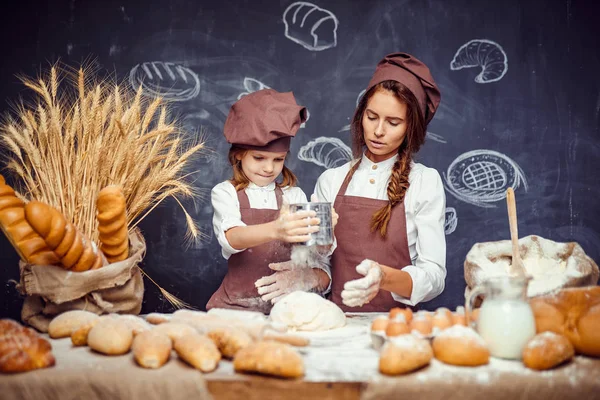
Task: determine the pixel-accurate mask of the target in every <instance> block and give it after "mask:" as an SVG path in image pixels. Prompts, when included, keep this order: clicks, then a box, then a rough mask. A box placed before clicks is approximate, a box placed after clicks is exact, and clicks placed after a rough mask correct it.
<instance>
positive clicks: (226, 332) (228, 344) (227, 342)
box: [208, 328, 252, 358]
mask: <svg viewBox="0 0 600 400" xmlns="http://www.w3.org/2000/svg"><path fill="white" fill-rule="evenodd" d="M208 337H209V338H210V339H211V340H212V341H213V342H215V345H216V346H217V348H218V349H219V351H220V352H221V354H222V355H223V357H225V358H233V357H234V356H235V355H236V354H237V352H238V351H240V350H241V349H243V348H244V347H246V346H248V345H249V344H250V343H252V337H250V335H248V334H247V333H246V332H244V331H242V330H240V329H235V328H231V329H227V328H219V329H213V330H211V331H210V332H208Z"/></svg>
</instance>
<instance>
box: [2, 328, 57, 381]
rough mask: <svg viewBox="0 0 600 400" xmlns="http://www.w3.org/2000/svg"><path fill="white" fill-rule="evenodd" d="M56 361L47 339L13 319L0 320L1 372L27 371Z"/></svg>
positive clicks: (47, 365)
mask: <svg viewBox="0 0 600 400" xmlns="http://www.w3.org/2000/svg"><path fill="white" fill-rule="evenodd" d="M55 363H56V361H55V359H54V356H53V355H52V345H50V343H49V342H48V341H47V340H46V339H44V338H42V337H41V336H39V335H38V334H37V333H36V332H35V331H34V330H33V329H31V328H25V327H24V326H22V325H20V324H19V323H17V322H15V321H13V320H10V319H2V320H0V372H3V373H15V372H25V371H30V370H32V369H38V368H47V367H51V366H53V365H54V364H55Z"/></svg>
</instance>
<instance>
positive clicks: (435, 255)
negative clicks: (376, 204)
mask: <svg viewBox="0 0 600 400" xmlns="http://www.w3.org/2000/svg"><path fill="white" fill-rule="evenodd" d="M395 161H396V157H392V158H390V159H388V160H385V161H382V162H379V163H374V162H372V161H371V160H369V159H368V158H367V157H366V156H364V155H363V157H362V160H361V163H360V165H359V167H358V169H357V170H356V172H355V173H354V175H353V176H352V180H351V181H350V183H349V184H348V188H347V190H346V195H349V196H358V197H366V198H370V199H378V200H388V196H387V186H388V183H389V180H390V177H391V172H392V168H393V165H394V162H395ZM354 162H356V161H352V162H349V163H346V164H344V165H342V166H340V167H338V168H333V169H329V170H327V171H325V172H323V174H321V176H320V177H319V179H318V181H317V184H316V187H315V194H316V196H317V198H318V199H319V201H325V202H330V203H332V204H333V203H334V202H335V198H336V195H337V194H338V192H339V190H340V187H341V186H342V183H343V181H344V179H345V178H346V174H347V173H348V171H349V170H350V167H351V165H353V163H354ZM408 179H409V182H410V186H409V188H408V190H407V192H406V195H405V197H404V206H405V211H406V228H407V239H408V248H409V252H410V258H411V261H412V265H408V266H403V267H404V268H403V269H402V270H403V271H405V272H407V273H408V274H409V275H410V277H411V278H412V281H413V290H412V294H411V296H410V298H406V297H402V296H400V295H398V294H396V293H392V297H393V298H394V300H396V301H398V302H400V303H403V304H407V305H416V304H418V303H420V302H423V301H429V300H431V299H433V298H435V297H436V296H438V295H439V294H440V293H442V291H443V290H444V285H445V283H444V281H445V279H446V237H445V233H444V219H445V213H446V195H445V192H444V186H443V184H442V180H441V178H440V175H439V173H438V172H437V171H436V170H435V169H433V168H428V167H426V166H424V165H422V164H418V163H414V162H413V163H412V164H411V171H410V174H409V177H408ZM336 211H338V210H336ZM340 218H344V216H343V215H340ZM334 246H335V244H334ZM334 249H335V247H334V248H333V249H332V250H334ZM374 261H377V260H374ZM392 267H400V266H396V265H394V266H392Z"/></svg>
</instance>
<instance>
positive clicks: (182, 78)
mask: <svg viewBox="0 0 600 400" xmlns="http://www.w3.org/2000/svg"><path fill="white" fill-rule="evenodd" d="M129 83H131V86H132V87H133V88H134V89H136V90H137V89H138V88H139V87H140V86H142V93H143V94H145V95H147V96H150V97H154V96H160V97H162V98H163V99H167V100H171V101H187V100H191V99H193V98H194V97H196V96H198V94H199V93H200V79H199V78H198V75H196V73H195V72H194V71H192V70H191V69H189V68H187V67H184V66H183V65H179V64H175V63H172V62H164V61H149V62H145V63H142V64H138V65H136V66H134V67H133V68H132V69H131V71H130V72H129Z"/></svg>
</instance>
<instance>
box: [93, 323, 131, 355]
mask: <svg viewBox="0 0 600 400" xmlns="http://www.w3.org/2000/svg"><path fill="white" fill-rule="evenodd" d="M87 342H88V346H89V347H90V348H91V349H92V350H95V351H97V352H99V353H102V354H106V355H119V354H125V353H127V352H129V350H130V348H131V343H132V342H133V330H132V329H131V328H130V327H129V326H128V325H127V322H126V321H124V320H123V319H120V318H106V319H102V320H101V321H98V323H97V324H96V325H94V327H93V328H92V329H91V330H90V332H89V333H88V337H87Z"/></svg>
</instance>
